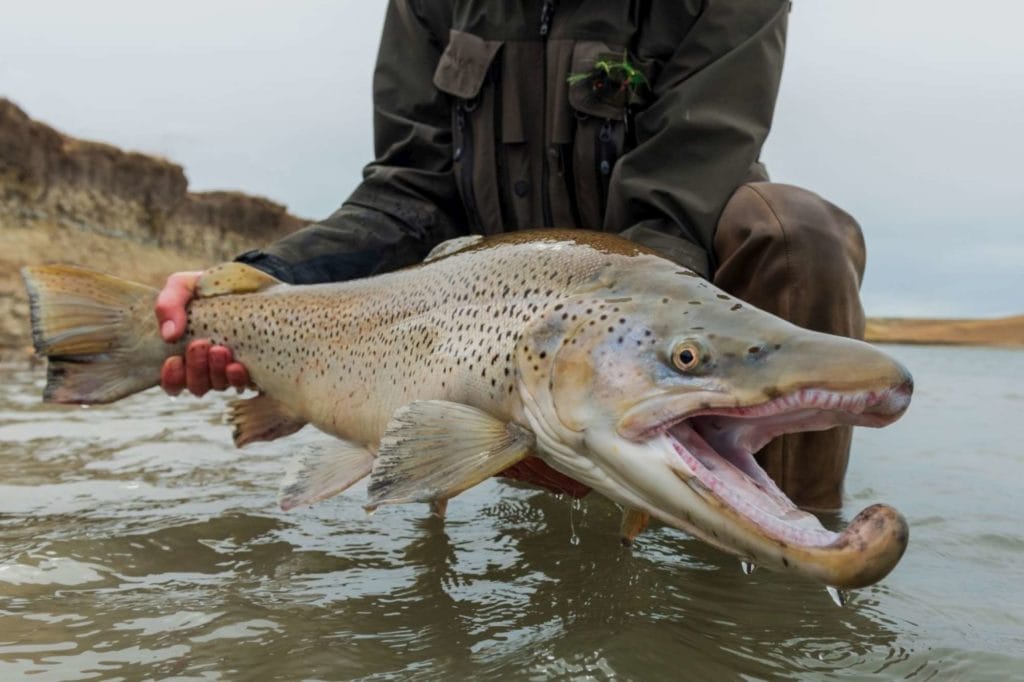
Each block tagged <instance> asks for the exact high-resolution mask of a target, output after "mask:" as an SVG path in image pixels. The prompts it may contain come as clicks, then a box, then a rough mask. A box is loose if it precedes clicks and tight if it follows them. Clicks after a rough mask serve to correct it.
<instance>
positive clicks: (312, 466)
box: [278, 440, 373, 511]
mask: <svg viewBox="0 0 1024 682" xmlns="http://www.w3.org/2000/svg"><path fill="white" fill-rule="evenodd" d="M372 469H373V454H371V453H370V451H369V450H367V449H366V448H365V447H363V446H362V445H358V444H356V443H350V442H349V441H345V440H331V441H322V442H316V443H309V444H307V445H305V446H303V447H302V448H301V449H300V450H299V451H298V452H297V453H296V454H295V456H294V457H293V458H292V461H291V464H290V466H289V467H288V473H287V474H285V477H284V480H282V481H281V491H280V495H279V497H278V502H279V504H280V505H281V509H283V510H284V511H288V510H289V509H294V508H295V507H301V506H304V505H308V504H312V503H314V502H318V501H320V500H324V499H327V498H328V497H334V496H335V495H337V494H338V493H340V492H342V491H344V490H345V489H346V488H348V487H349V486H351V485H352V484H354V483H356V482H357V481H359V480H360V479H361V478H363V477H364V476H366V475H367V474H369V473H370V471H371V470H372Z"/></svg>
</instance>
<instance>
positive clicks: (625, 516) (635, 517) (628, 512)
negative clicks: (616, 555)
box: [619, 507, 651, 547]
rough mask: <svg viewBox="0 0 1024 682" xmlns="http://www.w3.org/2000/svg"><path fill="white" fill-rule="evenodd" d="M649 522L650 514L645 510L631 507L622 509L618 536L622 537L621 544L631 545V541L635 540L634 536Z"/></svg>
mask: <svg viewBox="0 0 1024 682" xmlns="http://www.w3.org/2000/svg"><path fill="white" fill-rule="evenodd" d="M650 522H651V515H650V514H648V513H647V512H642V511H640V510H638V509H633V508H632V507H626V508H625V509H623V510H622V525H621V526H620V527H619V537H620V538H622V544H624V545H626V546H627V547H628V546H629V545H632V544H633V541H634V540H636V536H638V535H640V533H643V532H644V531H645V530H646V529H647V524H649V523H650Z"/></svg>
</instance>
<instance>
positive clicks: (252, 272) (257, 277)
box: [195, 263, 282, 298]
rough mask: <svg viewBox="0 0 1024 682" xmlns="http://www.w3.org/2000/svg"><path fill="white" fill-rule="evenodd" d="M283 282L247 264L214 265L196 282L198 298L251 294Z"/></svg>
mask: <svg viewBox="0 0 1024 682" xmlns="http://www.w3.org/2000/svg"><path fill="white" fill-rule="evenodd" d="M281 283H282V282H281V280H279V279H277V278H275V277H272V276H271V275H268V274H267V273H265V272H263V271H262V270H258V269H256V268H254V267H252V266H251V265H246V264H245V263H221V264H220V265H214V266H213V267H212V268H210V269H209V270H207V271H206V272H204V273H203V274H201V275H200V276H199V279H198V280H196V287H195V294H196V297H197V298H210V297H211V296H223V295H224V294H251V293H253V292H256V291H261V290H263V289H266V288H268V287H272V286H276V285H278V284H281Z"/></svg>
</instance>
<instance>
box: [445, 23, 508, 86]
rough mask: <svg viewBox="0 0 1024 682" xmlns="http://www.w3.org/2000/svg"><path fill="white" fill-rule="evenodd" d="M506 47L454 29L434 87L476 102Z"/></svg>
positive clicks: (500, 43) (497, 42) (496, 41)
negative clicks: (499, 53) (491, 69)
mask: <svg viewBox="0 0 1024 682" xmlns="http://www.w3.org/2000/svg"><path fill="white" fill-rule="evenodd" d="M502 44H503V41H500V40H484V39H483V38H479V37H477V36H475V35H473V34H472V33H464V32H462V31H456V30H454V29H452V30H451V31H450V32H449V34H448V47H446V48H445V50H444V54H442V55H441V60H440V61H439V62H438V63H437V69H436V70H435V71H434V85H436V86H437V89H438V90H441V91H442V92H446V93H448V94H449V95H454V96H455V97H461V98H462V99H473V98H474V97H476V96H477V95H478V94H479V93H480V88H481V87H482V86H483V84H484V80H485V79H486V78H487V71H488V70H489V69H490V68H491V62H492V61H494V57H495V55H497V54H498V50H500V49H501V46H502Z"/></svg>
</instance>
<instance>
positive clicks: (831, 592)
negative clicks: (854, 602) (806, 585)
mask: <svg viewBox="0 0 1024 682" xmlns="http://www.w3.org/2000/svg"><path fill="white" fill-rule="evenodd" d="M825 590H826V591H827V592H828V596H830V597H832V601H833V602H834V603H835V605H836V606H846V595H845V594H843V593H842V592H840V591H839V590H838V589H836V588H835V587H832V586H831V585H829V586H828V587H826V588H825Z"/></svg>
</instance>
